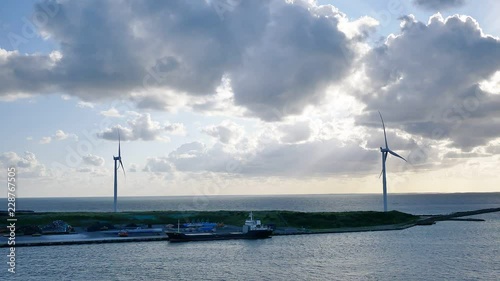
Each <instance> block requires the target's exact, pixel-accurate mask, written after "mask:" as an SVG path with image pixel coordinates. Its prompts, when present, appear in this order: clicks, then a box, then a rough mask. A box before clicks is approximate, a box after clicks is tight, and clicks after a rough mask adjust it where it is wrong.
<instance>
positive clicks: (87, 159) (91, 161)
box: [82, 154, 104, 166]
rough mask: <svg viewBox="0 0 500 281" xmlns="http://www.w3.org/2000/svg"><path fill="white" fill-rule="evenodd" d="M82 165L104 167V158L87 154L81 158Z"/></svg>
mask: <svg viewBox="0 0 500 281" xmlns="http://www.w3.org/2000/svg"><path fill="white" fill-rule="evenodd" d="M82 159H83V163H85V164H87V165H91V166H103V165H104V158H102V157H100V156H97V155H92V154H89V155H87V156H83V157H82Z"/></svg>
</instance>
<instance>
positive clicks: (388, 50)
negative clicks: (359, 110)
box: [358, 16, 500, 150]
mask: <svg viewBox="0 0 500 281" xmlns="http://www.w3.org/2000/svg"><path fill="white" fill-rule="evenodd" d="M402 20H403V24H402V29H401V34H399V35H398V36H397V37H391V38H389V39H388V41H387V43H386V44H384V45H382V46H380V47H377V48H374V49H373V50H372V51H371V52H370V54H369V55H367V56H366V58H365V62H364V63H365V67H366V71H367V76H368V77H370V85H369V91H367V92H364V93H360V94H359V97H360V99H361V100H362V101H363V102H364V103H365V104H366V105H367V108H366V109H365V115H363V116H362V117H361V118H360V119H359V120H358V123H360V124H365V125H369V126H377V124H378V123H377V122H379V117H378V113H377V110H380V111H382V113H383V115H384V119H385V120H386V122H391V123H393V124H397V125H396V126H397V128H399V129H402V130H404V131H406V132H408V133H411V134H416V135H421V136H424V137H427V138H430V139H449V140H451V141H452V144H451V145H452V146H454V147H459V148H462V149H464V150H470V149H472V148H473V147H475V146H479V145H484V144H487V143H488V141H489V140H491V139H494V138H496V137H498V136H499V135H500V132H499V131H498V129H497V128H499V127H500V121H499V120H500V119H499V118H498V117H499V115H500V114H499V112H500V95H495V94H492V93H488V92H484V91H482V90H481V88H480V87H479V83H480V82H482V81H484V80H486V79H490V78H491V77H492V76H493V75H494V74H495V72H497V71H499V70H500V41H499V40H498V39H497V38H493V37H490V36H485V35H484V34H482V32H481V29H480V28H479V25H478V24H477V22H476V21H475V20H473V19H472V18H470V17H459V16H453V17H450V18H448V19H446V20H443V19H441V18H440V17H439V16H434V17H433V18H432V19H431V21H430V23H429V24H424V23H421V22H418V21H416V20H415V19H414V18H413V17H411V16H408V17H404V18H403V19H402Z"/></svg>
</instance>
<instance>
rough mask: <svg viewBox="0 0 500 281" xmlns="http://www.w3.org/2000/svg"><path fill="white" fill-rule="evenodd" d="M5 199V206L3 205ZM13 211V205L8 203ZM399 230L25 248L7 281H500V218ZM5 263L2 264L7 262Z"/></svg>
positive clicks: (32, 203) (417, 203) (439, 199)
mask: <svg viewBox="0 0 500 281" xmlns="http://www.w3.org/2000/svg"><path fill="white" fill-rule="evenodd" d="M2 200H3V199H2ZM112 202H113V200H112V198H19V199H18V201H16V207H17V209H25V210H34V211H37V212H42V211H68V212H69V211H75V212H76V211H95V212H101V211H102V212H105V211H111V209H112ZM5 205H6V204H5ZM498 207H500V193H457V194H390V196H389V209H391V210H398V211H402V212H408V213H412V214H421V215H426V214H447V213H451V212H457V211H467V210H476V209H485V208H498ZM119 209H120V211H145V210H247V211H252V210H253V211H257V210H293V211H302V212H322V211H350V210H375V211H380V210H381V209H382V198H381V196H380V195H375V194H368V195H366V194H364V195H359V194H353V195H273V196H267V195H266V196H264V195H262V196H185V197H123V198H119ZM473 217H474V218H481V219H484V220H485V221H484V222H462V221H445V222H439V223H437V224H435V225H432V226H418V227H412V228H408V229H405V230H398V231H382V232H360V233H336V234H318V235H302V236H275V237H273V238H271V239H265V240H256V241H246V240H233V241H207V242H189V243H178V244H176V243H173V244H171V243H168V242H145V243H119V244H101V245H98V244H97V245H71V246H47V247H25V248H23V247H19V248H16V273H15V274H12V273H9V272H7V268H8V267H7V254H8V249H6V248H2V249H1V252H2V255H0V264H1V265H2V266H0V270H1V272H0V280H27V281H31V280H36V281H38V280H42V281H43V280H51V281H52V280H71V281H78V280H85V281H87V280H273V281H274V280H492V281H498V280H500V213H490V214H483V215H477V216H473ZM2 258H3V259H4V261H1V259H2Z"/></svg>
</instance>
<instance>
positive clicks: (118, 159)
mask: <svg viewBox="0 0 500 281" xmlns="http://www.w3.org/2000/svg"><path fill="white" fill-rule="evenodd" d="M113 160H115V197H114V205H113V206H114V211H115V213H116V211H117V210H116V199H117V195H118V194H117V193H118V175H117V173H116V172H117V171H118V169H119V168H120V167H119V166H121V167H122V170H123V175H124V176H125V168H123V163H122V156H121V152H120V132H118V156H114V155H113Z"/></svg>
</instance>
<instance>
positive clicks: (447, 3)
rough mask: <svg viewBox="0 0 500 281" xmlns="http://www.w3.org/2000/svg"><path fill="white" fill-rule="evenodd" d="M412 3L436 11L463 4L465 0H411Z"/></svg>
mask: <svg viewBox="0 0 500 281" xmlns="http://www.w3.org/2000/svg"><path fill="white" fill-rule="evenodd" d="M413 4H414V5H415V6H417V7H420V8H423V9H426V10H431V11H437V10H446V9H450V8H456V7H460V6H463V5H464V4H465V0H413Z"/></svg>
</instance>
